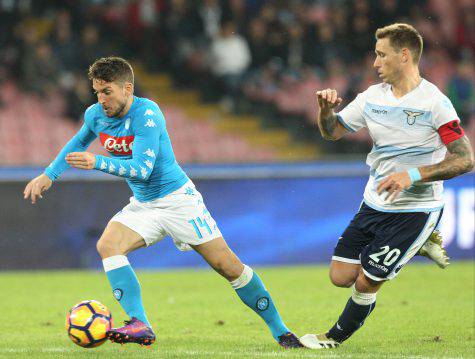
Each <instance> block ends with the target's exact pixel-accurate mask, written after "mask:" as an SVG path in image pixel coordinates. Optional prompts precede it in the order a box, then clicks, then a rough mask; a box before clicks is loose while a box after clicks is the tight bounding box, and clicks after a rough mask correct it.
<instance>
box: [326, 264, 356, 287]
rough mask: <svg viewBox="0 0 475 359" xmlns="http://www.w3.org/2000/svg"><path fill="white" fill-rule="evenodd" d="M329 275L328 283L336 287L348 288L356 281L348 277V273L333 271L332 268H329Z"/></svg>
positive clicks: (352, 277) (353, 277) (350, 276)
mask: <svg viewBox="0 0 475 359" xmlns="http://www.w3.org/2000/svg"><path fill="white" fill-rule="evenodd" d="M329 274H330V281H331V282H332V284H333V285H334V286H336V287H340V288H349V287H351V286H352V285H353V284H354V283H355V281H356V277H355V276H353V275H348V273H345V272H341V271H338V270H335V269H334V268H332V267H330V273H329Z"/></svg>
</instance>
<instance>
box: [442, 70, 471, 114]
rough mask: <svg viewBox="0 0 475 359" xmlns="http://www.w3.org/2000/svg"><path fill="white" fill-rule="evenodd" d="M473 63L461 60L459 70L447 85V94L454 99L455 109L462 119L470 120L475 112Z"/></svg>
mask: <svg viewBox="0 0 475 359" xmlns="http://www.w3.org/2000/svg"><path fill="white" fill-rule="evenodd" d="M473 87H474V78H473V69H472V63H471V62H469V61H464V62H461V63H460V64H458V65H457V72H456V73H455V74H454V75H453V76H452V77H451V78H450V80H449V82H448V85H447V95H448V96H449V97H450V99H451V100H452V104H453V105H454V107H455V110H456V111H457V113H458V114H459V116H460V118H461V119H462V121H466V120H468V118H469V117H470V114H474V113H475V93H474V90H473Z"/></svg>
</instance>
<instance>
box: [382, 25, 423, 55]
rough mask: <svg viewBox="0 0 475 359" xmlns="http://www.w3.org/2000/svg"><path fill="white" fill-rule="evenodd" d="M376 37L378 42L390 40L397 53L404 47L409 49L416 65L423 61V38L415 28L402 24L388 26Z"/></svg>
mask: <svg viewBox="0 0 475 359" xmlns="http://www.w3.org/2000/svg"><path fill="white" fill-rule="evenodd" d="M375 36H376V40H379V39H385V38H388V39H389V43H390V44H391V46H392V47H394V48H395V49H396V51H401V50H402V49H403V48H404V47H406V48H408V49H409V51H411V53H412V57H413V58H414V62H415V63H418V62H419V60H420V59H421V55H422V48H423V41H422V36H421V34H420V33H419V31H417V30H416V29H415V28H414V27H413V26H411V25H409V24H402V23H396V24H392V25H388V26H385V27H381V28H379V29H378V30H376V34H375Z"/></svg>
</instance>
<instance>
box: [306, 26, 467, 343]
mask: <svg viewBox="0 0 475 359" xmlns="http://www.w3.org/2000/svg"><path fill="white" fill-rule="evenodd" d="M376 40H377V41H376V48H375V53H376V59H375V61H374V67H375V68H376V69H377V70H378V74H379V77H380V78H381V79H382V80H383V82H382V83H380V84H377V85H373V86H370V87H369V88H368V89H367V90H366V91H364V92H362V93H360V94H358V96H357V97H356V98H355V99H354V100H353V101H352V102H351V103H350V104H349V105H348V106H346V107H345V108H344V109H343V110H342V111H340V112H339V113H335V112H334V111H333V109H334V108H335V107H336V106H338V105H339V104H340V103H341V101H342V99H341V98H339V97H338V94H337V92H336V91H335V90H333V89H326V90H323V91H318V92H317V94H316V95H317V100H318V105H319V111H318V114H317V123H318V127H319V130H320V132H321V134H322V136H323V137H324V138H325V139H327V140H338V139H339V138H341V137H342V136H344V135H345V134H347V133H350V132H355V131H358V130H360V129H362V128H367V129H368V131H369V134H370V136H371V138H372V140H373V148H372V150H371V152H370V153H369V155H368V157H367V164H368V165H369V166H370V176H369V180H368V183H367V185H366V189H365V192H364V199H363V202H362V204H361V207H360V209H359V211H358V213H357V214H356V215H355V217H354V218H353V220H352V221H351V222H350V224H349V226H348V227H347V228H346V230H345V231H344V232H343V234H342V236H341V237H340V239H339V241H338V244H337V246H336V247H335V251H334V254H333V257H332V262H331V265H330V278H331V281H332V283H333V284H334V285H336V286H338V287H352V290H353V293H352V295H351V297H350V299H349V300H348V302H347V304H346V306H345V308H344V310H343V312H342V314H341V315H340V317H339V319H338V321H337V322H336V323H335V325H334V326H333V327H332V328H331V329H330V330H329V331H328V332H327V333H325V334H317V335H315V334H306V335H304V336H303V337H302V338H300V340H301V342H302V344H303V345H304V346H306V347H309V348H313V349H320V348H334V347H337V346H338V345H339V344H340V343H342V342H343V341H344V340H346V339H348V338H349V337H350V336H351V335H352V334H353V333H354V332H355V331H356V330H357V329H359V328H360V327H361V326H362V325H363V324H364V321H365V320H366V318H367V317H368V316H369V315H370V314H371V312H372V311H373V309H374V307H375V304H376V293H377V292H378V290H379V288H380V287H381V285H382V284H383V283H384V281H386V280H390V279H393V278H394V277H396V275H397V274H398V273H399V271H400V270H401V268H402V267H403V266H404V265H405V264H406V263H407V262H408V261H409V260H410V259H411V258H412V257H413V256H414V255H415V254H416V253H417V252H418V251H419V250H420V249H421V247H422V246H423V245H424V243H425V242H426V241H427V240H428V238H429V237H430V236H431V234H432V232H433V231H434V228H435V227H436V226H437V224H438V222H439V220H440V216H441V213H442V208H443V201H442V192H443V186H442V181H443V180H446V179H450V178H453V177H456V176H459V175H461V174H463V173H466V172H469V171H471V170H472V169H473V166H474V159H473V151H472V148H471V145H470V142H469V140H468V139H467V137H466V136H465V135H464V131H463V129H462V127H461V126H460V120H459V118H458V116H457V113H456V112H455V109H454V107H453V106H452V104H451V102H450V100H449V99H448V98H447V97H446V96H445V95H444V94H443V93H442V92H441V91H440V90H439V89H438V88H437V87H436V86H435V85H434V84H432V83H430V82H429V81H427V80H425V79H423V78H422V77H421V76H420V74H419V67H418V64H419V60H420V57H421V54H422V47H423V42H422V37H421V35H420V34H419V33H418V31H417V30H416V29H415V28H414V27H412V26H411V25H408V24H393V25H389V26H386V27H384V28H380V29H378V30H377V31H376ZM447 151H448V153H447Z"/></svg>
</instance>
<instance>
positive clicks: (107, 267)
mask: <svg viewBox="0 0 475 359" xmlns="http://www.w3.org/2000/svg"><path fill="white" fill-rule="evenodd" d="M102 265H103V266H104V271H106V272H109V271H111V270H114V269H117V268H120V267H125V266H128V265H130V263H129V260H128V259H127V257H126V256H122V255H117V256H112V257H107V258H104V259H103V260H102Z"/></svg>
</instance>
